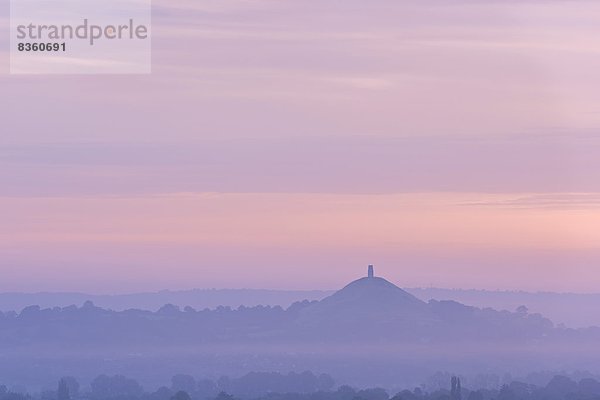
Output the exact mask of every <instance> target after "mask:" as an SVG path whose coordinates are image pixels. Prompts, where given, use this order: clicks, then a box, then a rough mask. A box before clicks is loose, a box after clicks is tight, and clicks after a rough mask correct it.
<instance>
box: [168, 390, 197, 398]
mask: <svg viewBox="0 0 600 400" xmlns="http://www.w3.org/2000/svg"><path fill="white" fill-rule="evenodd" d="M171 400H192V398H191V397H190V395H189V394H188V392H186V391H184V390H180V391H178V392H177V393H175V394H174V395H173V396H172V397H171Z"/></svg>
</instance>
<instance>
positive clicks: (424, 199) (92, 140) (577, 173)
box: [0, 0, 600, 292]
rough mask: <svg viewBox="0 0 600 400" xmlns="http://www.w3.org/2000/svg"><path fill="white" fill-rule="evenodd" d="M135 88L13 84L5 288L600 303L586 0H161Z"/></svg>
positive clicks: (595, 109) (593, 88)
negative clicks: (369, 290)
mask: <svg viewBox="0 0 600 400" xmlns="http://www.w3.org/2000/svg"><path fill="white" fill-rule="evenodd" d="M154 7H155V13H154V19H153V74H152V75H151V76H35V77H28V76H10V75H8V56H7V48H8V43H7V40H8V39H7V38H8V30H7V23H8V21H7V16H8V9H7V5H6V4H2V6H0V117H1V120H2V126H3V128H2V129H1V130H0V135H1V136H0V221H1V223H0V274H1V275H2V279H1V280H0V290H1V291H12V290H24V291H37V290H81V291H91V292H126V291H138V290H154V289H163V288H170V289H177V288H189V287H256V288H263V287H265V288H307V289H312V288H324V289H330V288H336V287H339V286H340V285H343V284H344V283H345V282H346V281H348V280H350V279H352V278H354V277H356V276H357V275H359V274H362V273H363V272H364V271H363V270H364V265H366V264H367V263H375V264H376V265H377V268H378V269H377V271H378V272H379V274H381V275H385V276H387V277H389V278H390V279H391V280H393V281H394V282H396V283H398V284H401V285H404V286H429V285H434V286H441V287H463V288H468V287H478V288H507V289H525V290H561V291H598V289H597V288H598V287H600V273H598V271H599V269H598V267H599V266H600V135H599V134H598V128H599V127H600V91H598V90H597V89H598V88H599V87H600V74H598V72H597V71H599V70H600V30H599V29H598V21H599V20H600V4H596V3H594V2H590V1H570V2H563V1H535V2H533V1H523V2H512V1H511V2H507V1H493V0H490V1H481V2H463V1H441V0H440V1H436V0H432V1H426V2H424V1H403V2H399V1H396V0H393V1H392V0H380V1H357V0H347V1H345V2H339V1H332V0H325V1H302V2H300V1H287V0H278V1H274V0H273V1H271V0H255V1H252V0H246V1H242V0H212V1H208V0H207V1H202V2H199V1H196V0H189V1H183V0H174V1H169V2H167V1H162V0H160V1H155V2H154Z"/></svg>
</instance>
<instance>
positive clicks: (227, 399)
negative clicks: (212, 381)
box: [215, 392, 234, 400]
mask: <svg viewBox="0 0 600 400" xmlns="http://www.w3.org/2000/svg"><path fill="white" fill-rule="evenodd" d="M215 400H234V397H233V396H232V395H230V394H227V393H225V392H221V393H219V394H218V395H217V397H215Z"/></svg>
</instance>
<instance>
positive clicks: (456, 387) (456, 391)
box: [450, 376, 462, 400]
mask: <svg viewBox="0 0 600 400" xmlns="http://www.w3.org/2000/svg"><path fill="white" fill-rule="evenodd" d="M450 385H451V388H450V399H452V400H461V398H462V388H461V385H460V378H458V377H456V376H453V377H452V379H451V380H450Z"/></svg>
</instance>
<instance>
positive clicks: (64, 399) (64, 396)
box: [56, 379, 71, 400]
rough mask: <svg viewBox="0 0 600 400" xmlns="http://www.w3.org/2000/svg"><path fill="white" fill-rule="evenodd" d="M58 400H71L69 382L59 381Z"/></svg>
mask: <svg viewBox="0 0 600 400" xmlns="http://www.w3.org/2000/svg"><path fill="white" fill-rule="evenodd" d="M56 398H57V399H58V400H71V396H70V395H69V387H68V386H67V381H65V380H64V379H61V380H60V381H58V390H57V391H56Z"/></svg>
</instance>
